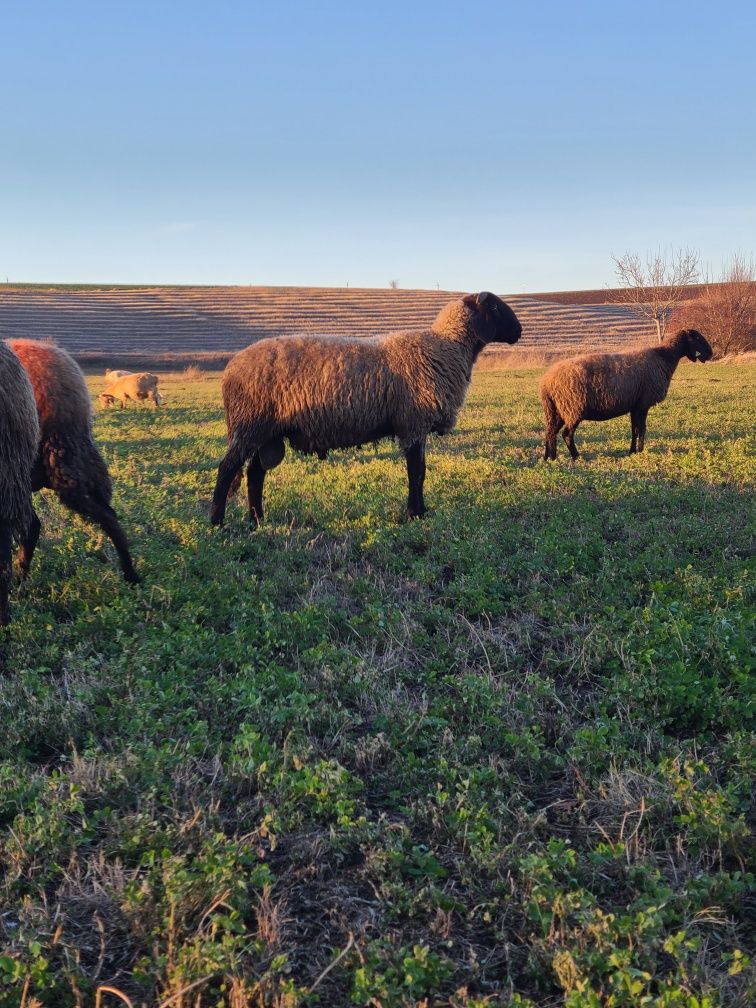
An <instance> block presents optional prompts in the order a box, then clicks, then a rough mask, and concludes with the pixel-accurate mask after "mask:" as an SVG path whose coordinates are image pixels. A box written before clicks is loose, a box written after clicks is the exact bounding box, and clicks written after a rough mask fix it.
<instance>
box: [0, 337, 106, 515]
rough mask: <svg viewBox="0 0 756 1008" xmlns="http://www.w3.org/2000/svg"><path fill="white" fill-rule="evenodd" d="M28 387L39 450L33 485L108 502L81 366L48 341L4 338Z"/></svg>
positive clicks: (37, 487)
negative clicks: (33, 402) (30, 392)
mask: <svg viewBox="0 0 756 1008" xmlns="http://www.w3.org/2000/svg"><path fill="white" fill-rule="evenodd" d="M8 346H9V347H10V348H11V350H12V351H13V352H14V353H15V354H16V356H17V357H18V358H19V360H20V361H21V363H22V365H23V367H24V369H25V371H26V373H27V375H28V376H29V380H30V381H31V386H32V389H33V391H34V399H35V402H36V406H37V413H38V415H39V454H38V461H37V466H36V467H35V473H34V475H33V488H34V489H35V490H39V489H41V487H43V486H45V487H49V488H50V489H52V490H55V491H56V492H58V493H60V494H61V495H62V496H65V495H66V494H69V493H76V494H85V495H86V494H89V495H91V496H93V497H95V499H97V500H101V501H102V502H103V503H109V502H110V498H111V496H112V484H111V481H110V475H109V473H108V469H107V466H106V465H105V463H104V462H103V460H102V457H101V455H100V453H99V451H98V449H97V446H96V444H95V443H94V439H93V436H92V401H91V398H90V395H89V390H88V388H87V384H86V381H85V379H84V375H83V374H82V371H81V368H80V367H79V366H78V364H77V363H76V362H75V361H74V360H73V358H72V357H71V355H70V354H68V353H66V351H65V350H61V349H60V348H59V347H56V346H53V344H51V343H42V342H39V341H37V340H8Z"/></svg>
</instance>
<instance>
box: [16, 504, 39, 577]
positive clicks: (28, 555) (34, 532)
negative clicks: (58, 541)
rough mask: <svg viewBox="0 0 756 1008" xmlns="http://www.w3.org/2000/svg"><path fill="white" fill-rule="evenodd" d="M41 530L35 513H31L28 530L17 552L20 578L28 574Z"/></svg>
mask: <svg viewBox="0 0 756 1008" xmlns="http://www.w3.org/2000/svg"><path fill="white" fill-rule="evenodd" d="M41 528H42V526H41V524H40V521H39V518H38V517H37V512H36V511H32V519H31V521H30V522H29V528H28V529H27V530H26V535H25V536H24V539H23V542H22V543H21V548H20V549H19V551H18V573H19V577H21V578H25V577H26V575H27V574H28V573H29V568H30V567H31V562H32V557H33V556H34V550H35V549H36V548H37V542H38V541H39V533H40V529H41Z"/></svg>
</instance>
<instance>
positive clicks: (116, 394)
mask: <svg viewBox="0 0 756 1008" xmlns="http://www.w3.org/2000/svg"><path fill="white" fill-rule="evenodd" d="M103 395H104V396H109V397H110V399H111V400H116V399H117V400H119V402H120V403H121V409H123V407H124V406H125V405H126V403H127V402H128V401H129V400H131V401H133V402H137V401H138V400H144V399H149V400H151V401H152V403H154V405H155V407H156V408H157V407H158V406H160V404H161V403H162V402H163V397H162V396H161V395H160V393H159V392H158V379H157V375H154V374H150V372H149V371H138V372H137V373H135V374H126V375H124V376H123V377H121V378H117V379H116V380H115V381H110V380H108V383H107V385H106V386H105V391H104V393H103ZM101 398H102V397H101Z"/></svg>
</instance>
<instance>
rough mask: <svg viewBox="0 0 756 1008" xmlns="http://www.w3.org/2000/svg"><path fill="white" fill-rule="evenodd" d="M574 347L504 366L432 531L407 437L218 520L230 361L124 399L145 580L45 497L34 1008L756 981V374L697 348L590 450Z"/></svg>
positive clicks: (14, 799) (25, 784) (117, 463)
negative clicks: (158, 401)
mask: <svg viewBox="0 0 756 1008" xmlns="http://www.w3.org/2000/svg"><path fill="white" fill-rule="evenodd" d="M538 376H539V373H538V372H536V371H518V370H512V371H508V372H506V373H504V372H494V371H486V372H483V373H478V374H477V375H476V377H475V380H474V385H473V388H472V390H471V394H470V398H469V401H468V406H467V408H466V409H465V411H464V412H463V414H462V417H461V421H460V427H459V430H458V431H457V433H456V434H455V435H454V436H452V437H449V438H446V439H443V440H439V439H436V440H435V441H433V443H432V444H431V447H430V451H429V473H428V480H427V484H426V500H427V502H428V504H429V506H430V508H431V513H430V514H429V516H428V517H427V519H426V520H425V521H423V522H414V523H410V524H401V523H399V521H398V519H399V517H400V515H401V512H402V510H403V504H404V499H405V492H406V490H405V478H404V470H403V465H402V463H401V461H400V457H399V454H398V451H397V450H396V449H395V448H394V447H393V446H392V445H391V444H389V443H384V444H382V445H381V446H380V447H379V448H378V449H377V450H372V449H370V450H363V451H352V452H347V453H342V454H340V455H336V456H332V457H331V458H330V459H329V460H328V461H327V462H325V463H321V462H318V461H317V460H314V459H310V458H306V459H305V458H301V457H295V456H294V455H293V454H292V453H289V455H288V456H287V460H286V461H285V463H284V464H283V466H281V467H280V468H279V469H277V470H276V471H275V472H274V473H273V474H272V475H271V477H270V478H269V480H268V488H267V504H268V514H267V520H266V523H265V525H264V527H263V528H261V529H260V530H258V531H256V532H250V530H249V529H248V526H247V523H246V519H245V512H244V510H243V509H242V507H241V504H234V505H232V506H231V507H230V508H229V513H228V524H227V526H226V527H225V528H224V529H222V530H218V531H215V530H211V529H210V527H209V524H208V520H207V516H206V502H207V499H208V498H209V495H210V493H211V490H212V484H213V480H214V473H215V466H216V464H217V461H218V459H219V458H220V456H221V454H222V451H223V442H224V426H223V422H222V415H221V410H220V409H219V406H218V403H219V381H218V378H217V377H212V378H206V379H204V380H202V379H201V380H195V381H191V382H190V381H188V380H186V379H184V378H182V377H181V376H176V377H175V378H174V379H172V380H168V381H166V382H165V393H166V396H167V398H168V406H167V408H165V409H164V410H161V411H159V412H155V411H152V410H149V409H132V410H124V411H120V410H112V411H108V412H105V413H101V414H99V415H98V417H97V422H96V432H97V437H98V439H99V442H100V444H101V446H102V449H103V453H104V455H105V457H106V459H107V461H108V464H109V465H110V468H111V472H112V473H113V476H114V479H115V482H116V497H115V502H116V507H117V509H118V511H119V513H120V514H121V515H122V517H123V520H124V524H125V525H126V526H127V528H128V530H129V531H130V535H131V537H132V540H133V546H134V553H135V556H136V558H137V563H138V565H139V567H140V569H141V571H142V572H143V573H144V575H145V583H144V585H143V586H141V587H139V588H137V589H131V590H130V589H128V588H126V587H125V586H124V584H123V583H122V582H121V580H120V579H119V576H118V572H117V569H116V566H115V564H114V557H113V553H112V550H111V549H110V546H109V544H108V543H107V542H106V541H105V542H104V541H103V538H102V537H101V536H100V535H99V533H98V532H96V531H94V530H92V529H91V528H90V527H88V526H86V525H84V524H83V523H81V522H80V521H79V520H78V519H75V518H73V517H72V516H70V515H69V514H68V513H65V512H63V511H62V509H61V508H60V507H59V506H58V503H57V500H54V499H52V498H50V497H43V498H41V499H40V500H39V510H40V514H41V517H42V520H43V538H42V540H41V545H40V550H39V552H38V554H37V558H36V562H35V565H34V568H33V571H32V574H31V577H30V579H29V581H28V583H27V584H26V585H24V586H23V587H22V588H21V589H20V591H17V592H16V593H15V595H14V602H15V604H14V613H13V616H14V622H13V625H12V627H11V629H10V631H9V632H8V637H7V641H6V643H5V645H4V660H5V665H6V672H5V675H4V677H2V681H0V728H1V730H0V747H1V750H2V751H1V752H0V865H1V867H0V1005H2V1006H3V1008H6V1006H13V1008H19V1006H23V1008H32V1006H35V1005H44V1006H50V1008H68V1006H81V1008H84V1006H87V1008H88V1006H92V1005H95V1004H99V1005H100V1006H101V1008H111V1006H114V1005H123V1004H128V1003H131V1004H132V1005H133V1008H136V1006H138V1005H146V1006H149V1008H152V1006H156V1005H164V1006H168V1005H171V1006H177V1008H215V1006H227V1008H244V1006H271V1008H272V1006H277V1008H293V1006H296V1005H320V1006H326V1008H338V1006H342V1005H344V1006H345V1005H350V1004H351V1005H358V1006H359V1005H362V1006H368V1005H370V1006H379V1008H399V1006H423V1005H425V1006H428V1008H430V1006H448V1008H482V1006H484V1005H486V1006H505V1005H513V1006H514V1005H517V1006H520V1008H523V1006H528V1005H538V1006H556V1005H563V1004H566V1005H568V1006H569V1008H600V1006H605V1008H634V1006H639V1005H648V1006H651V1008H711V1006H717V1005H733V1006H742V1008H746V1005H750V1004H753V1003H754V999H755V998H756V978H755V974H754V965H753V961H752V959H751V958H749V957H753V956H754V952H755V951H756V950H754V947H753V944H754V942H753V935H754V913H755V911H756V895H755V890H754V874H753V873H754V871H756V867H755V865H754V847H753V836H752V833H751V832H750V831H749V825H748V822H749V815H750V816H752V815H753V793H752V788H753V781H754V771H756V749H755V748H754V745H753V742H754V737H755V736H754V728H755V727H756V725H755V724H754V720H755V717H754V715H755V713H756V712H755V710H754V692H753V686H754V679H753V665H752V643H751V637H750V629H751V627H750V625H749V617H750V616H752V614H753V608H752V595H751V596H749V591H750V590H752V586H753V580H752V576H753V567H752V563H751V551H752V546H753V508H752V497H749V495H750V494H752V491H753V466H752V459H753V448H754V443H753V425H752V419H753V418H752V409H751V406H750V404H751V401H752V393H751V390H752V388H753V380H754V378H756V366H754V365H750V366H747V367H733V366H728V365H726V364H712V365H709V366H707V367H699V366H693V365H688V364H684V365H682V366H681V368H680V370H679V372H678V374H677V377H676V378H675V380H674V381H673V384H672V388H671V391H670V396H669V398H668V400H667V402H666V403H664V404H663V405H662V406H660V407H658V408H656V409H655V410H653V411H652V412H651V414H650V417H649V435H648V440H647V450H646V452H645V453H644V454H643V455H641V456H635V457H632V458H631V457H628V456H627V455H626V451H627V448H628V445H629V430H628V428H629V423H628V422H627V421H626V420H618V421H616V422H612V423H607V424H593V425H591V424H585V425H583V427H581V429H580V430H579V432H578V447H579V448H582V450H583V453H584V454H583V458H582V459H581V461H580V462H579V463H578V465H577V466H575V467H574V468H571V467H570V466H569V465H568V464H567V461H566V457H565V455H566V453H565V451H564V448H563V447H562V445H561V441H560V460H559V461H558V462H557V463H556V464H552V465H550V466H549V465H547V464H546V463H544V462H542V461H540V448H541V436H542V418H541V411H540V403H539V402H538V399H537V395H536V387H537V380H538ZM92 388H93V391H95V390H96V391H99V387H98V383H97V382H96V381H95V380H92ZM752 821H753V820H752V819H751V822H752ZM749 943H750V944H749ZM106 986H109V987H112V988H116V989H117V991H120V993H108V992H106V991H104V990H102V988H103V987H106ZM98 988H100V990H99V992H98Z"/></svg>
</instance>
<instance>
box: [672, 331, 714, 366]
mask: <svg viewBox="0 0 756 1008" xmlns="http://www.w3.org/2000/svg"><path fill="white" fill-rule="evenodd" d="M680 335H681V336H684V337H685V355H686V357H687V358H688V360H692V361H700V362H701V363H702V364H705V363H706V361H708V360H711V358H712V357H713V356H714V351H713V350H712V349H711V346H710V345H709V342H708V340H707V339H705V338H704V337H703V336H702V335H701V333H700V332H699V331H698V329H685V330H684V332H682V333H680Z"/></svg>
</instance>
